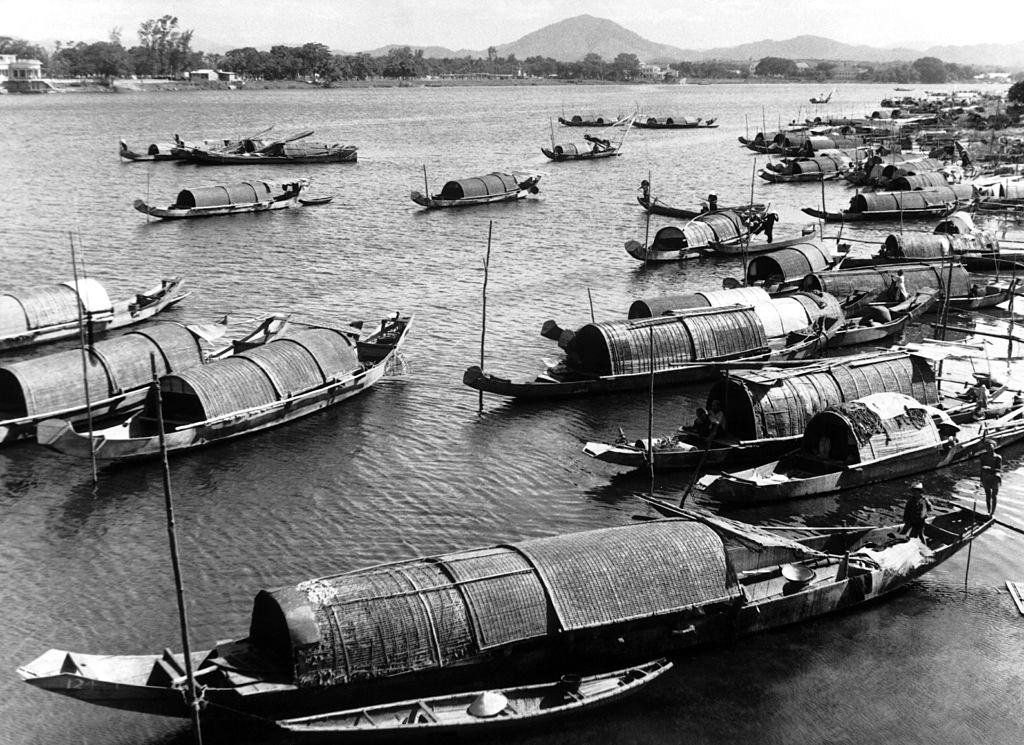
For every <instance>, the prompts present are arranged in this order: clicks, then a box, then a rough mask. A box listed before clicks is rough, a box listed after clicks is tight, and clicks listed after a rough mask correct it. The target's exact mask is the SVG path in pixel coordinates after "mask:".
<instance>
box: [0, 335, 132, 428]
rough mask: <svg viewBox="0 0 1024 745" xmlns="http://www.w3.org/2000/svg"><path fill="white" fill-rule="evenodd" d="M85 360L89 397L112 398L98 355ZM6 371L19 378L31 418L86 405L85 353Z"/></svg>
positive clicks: (51, 356) (73, 352)
mask: <svg viewBox="0 0 1024 745" xmlns="http://www.w3.org/2000/svg"><path fill="white" fill-rule="evenodd" d="M86 360H87V363H86V374H87V376H88V379H89V397H90V398H91V399H92V400H96V399H98V398H101V397H105V396H109V395H111V393H112V391H111V385H110V380H109V378H108V377H107V369H106V367H104V365H103V364H102V362H101V361H100V360H99V358H98V357H97V356H96V355H95V354H90V355H87V358H86ZM147 363H148V361H147ZM3 368H4V369H6V370H7V371H8V372H10V374H12V375H14V376H15V377H16V378H17V380H18V383H19V384H20V387H21V393H22V396H23V397H24V399H25V410H26V414H28V415H35V414H45V413H46V412H48V411H57V410H59V409H64V408H70V407H72V406H84V405H85V403H86V397H85V385H84V383H83V381H82V353H81V351H80V350H78V349H69V350H67V351H64V352H57V353H56V354H49V355H46V356H45V357H36V358H34V359H27V360H22V361H20V362H11V363H9V364H7V365H4V366H3Z"/></svg>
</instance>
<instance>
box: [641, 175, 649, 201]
mask: <svg viewBox="0 0 1024 745" xmlns="http://www.w3.org/2000/svg"><path fill="white" fill-rule="evenodd" d="M640 192H641V193H642V194H643V195H644V202H645V203H647V204H650V203H651V182H650V181H648V180H647V179H644V180H643V181H641V182H640Z"/></svg>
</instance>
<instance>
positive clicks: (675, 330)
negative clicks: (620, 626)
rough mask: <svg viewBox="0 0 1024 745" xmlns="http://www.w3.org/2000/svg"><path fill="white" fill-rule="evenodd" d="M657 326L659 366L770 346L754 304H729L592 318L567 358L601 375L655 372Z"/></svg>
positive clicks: (739, 354)
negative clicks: (640, 316) (614, 318)
mask: <svg viewBox="0 0 1024 745" xmlns="http://www.w3.org/2000/svg"><path fill="white" fill-rule="evenodd" d="M652 331H653V337H654V350H653V357H654V368H655V370H663V369H666V368H671V367H676V366H678V365H681V364H686V363H689V362H699V361H704V360H715V359H731V358H735V357H743V356H748V355H752V354H758V353H762V352H767V351H768V339H767V337H766V335H765V331H764V326H763V324H762V323H761V320H760V319H759V318H758V316H757V313H755V312H754V309H753V308H750V307H744V306H730V307H728V308H716V309H712V310H710V311H701V310H697V311H692V310H691V311H683V312H682V313H681V314H680V315H671V316H659V317H657V318H643V319H633V320H622V321H603V322H599V323H590V324H587V325H586V326H583V327H582V328H581V329H580V330H579V331H578V332H576V335H575V336H574V337H573V339H572V341H570V342H569V344H568V345H567V347H566V354H567V357H568V362H569V364H570V365H571V366H572V367H574V368H576V369H578V370H581V371H584V372H587V373H591V374H596V375H629V374H635V373H642V372H650V369H651V357H652V354H651V335H652Z"/></svg>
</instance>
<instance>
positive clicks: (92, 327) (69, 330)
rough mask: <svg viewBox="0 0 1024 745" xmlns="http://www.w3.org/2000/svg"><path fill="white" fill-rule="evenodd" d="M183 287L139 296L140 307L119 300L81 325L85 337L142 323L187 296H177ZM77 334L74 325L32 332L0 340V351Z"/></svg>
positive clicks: (176, 284)
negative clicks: (106, 310) (143, 300)
mask: <svg viewBox="0 0 1024 745" xmlns="http://www.w3.org/2000/svg"><path fill="white" fill-rule="evenodd" d="M184 283H185V281H184V280H183V279H181V278H175V279H172V280H166V281H165V282H162V283H161V284H160V285H157V286H155V287H151V288H150V289H148V290H146V292H144V293H142V295H141V297H144V298H146V301H145V303H144V304H140V303H139V302H137V300H136V301H133V300H122V301H119V302H117V303H114V306H113V308H112V310H111V312H109V313H105V314H99V313H94V314H92V316H91V317H90V318H89V319H88V320H87V321H86V322H85V324H84V325H85V334H86V337H89V336H90V335H92V336H98V335H99V334H103V333H105V332H107V331H112V330H114V329H119V328H124V327H125V326H131V325H133V324H136V323H141V322H142V321H145V320H148V319H150V318H152V317H153V316H155V315H156V314H157V313H160V312H162V311H164V310H167V309H168V308H171V307H173V306H174V305H176V304H177V303H179V302H181V301H182V300H184V299H185V298H186V297H188V295H189V293H187V292H180V289H181V286H182V285H183V284H184ZM79 333H80V330H79V326H78V323H77V322H72V323H65V324H58V325H54V326H47V327H42V328H38V329H31V330H29V331H25V332H22V333H19V334H11V335H9V336H3V337H0V350H7V349H18V348H20V347H29V346H34V345H36V344H46V343H48V342H52V341H60V340H61V339H71V338H74V337H77V336H78V335H79Z"/></svg>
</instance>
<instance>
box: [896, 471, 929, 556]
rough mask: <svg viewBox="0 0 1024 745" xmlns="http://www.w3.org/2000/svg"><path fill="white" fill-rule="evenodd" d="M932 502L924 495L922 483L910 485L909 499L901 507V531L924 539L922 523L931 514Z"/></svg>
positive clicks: (911, 536) (909, 535)
mask: <svg viewBox="0 0 1024 745" xmlns="http://www.w3.org/2000/svg"><path fill="white" fill-rule="evenodd" d="M931 511H932V503H931V502H930V501H928V497H926V496H925V495H924V484H922V483H921V482H920V481H917V482H915V483H914V485H913V486H911V487H910V499H908V500H907V504H906V506H905V507H904V508H903V527H902V528H900V532H901V533H906V534H907V536H908V537H909V538H919V539H920V540H921V541H922V542H923V541H924V525H925V521H926V520H927V519H928V515H930V514H931Z"/></svg>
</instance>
